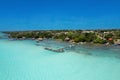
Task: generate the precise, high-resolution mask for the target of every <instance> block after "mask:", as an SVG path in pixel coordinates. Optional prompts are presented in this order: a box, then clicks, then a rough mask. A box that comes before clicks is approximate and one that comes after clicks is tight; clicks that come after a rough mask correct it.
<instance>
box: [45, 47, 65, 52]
mask: <svg viewBox="0 0 120 80" xmlns="http://www.w3.org/2000/svg"><path fill="white" fill-rule="evenodd" d="M45 49H46V50H49V51H53V52H64V49H63V48H62V49H57V50H54V49H51V48H45Z"/></svg>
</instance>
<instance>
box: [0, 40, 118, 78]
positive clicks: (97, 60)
mask: <svg viewBox="0 0 120 80" xmlns="http://www.w3.org/2000/svg"><path fill="white" fill-rule="evenodd" d="M39 44H40V45H39V46H36V42H34V41H31V40H25V41H10V40H8V39H0V80H120V48H119V47H108V48H106V47H90V46H77V47H75V48H72V49H71V50H66V51H65V52H64V53H55V52H50V51H47V50H44V47H46V46H49V47H52V48H56V47H57V48H60V47H64V46H68V45H69V44H68V43H62V42H56V41H43V42H40V43H39Z"/></svg>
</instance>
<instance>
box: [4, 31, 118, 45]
mask: <svg viewBox="0 0 120 80" xmlns="http://www.w3.org/2000/svg"><path fill="white" fill-rule="evenodd" d="M6 33H8V34H9V38H16V39H22V38H25V39H28V38H34V39H38V38H46V39H49V38H52V39H60V40H63V41H70V42H75V43H79V42H86V43H99V44H104V43H107V42H109V43H110V44H113V43H114V41H115V40H117V39H120V30H48V31H23V32H6Z"/></svg>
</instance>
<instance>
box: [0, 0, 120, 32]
mask: <svg viewBox="0 0 120 80" xmlns="http://www.w3.org/2000/svg"><path fill="white" fill-rule="evenodd" d="M51 29H52V30H56V29H120V0H0V31H11V30H51Z"/></svg>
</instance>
